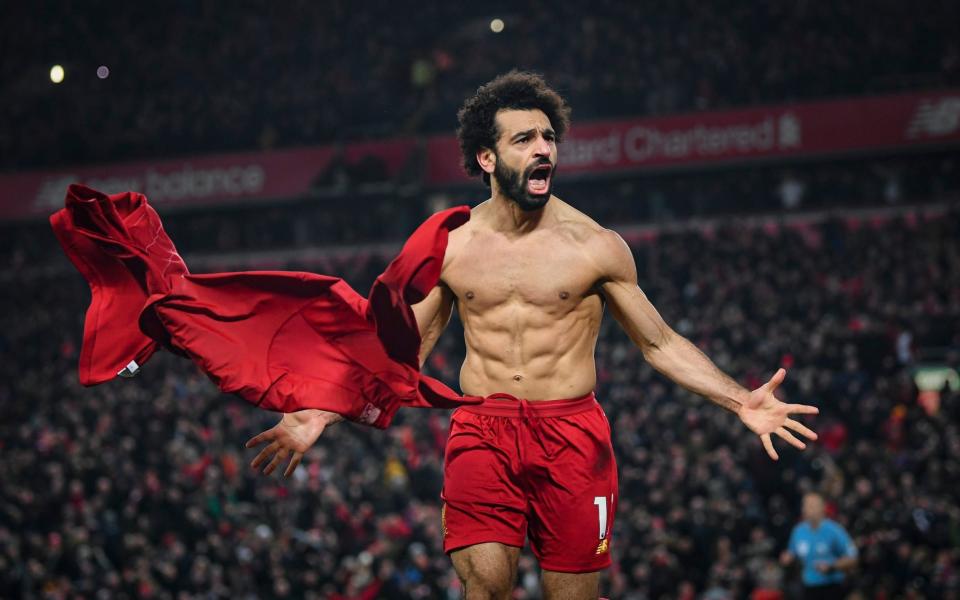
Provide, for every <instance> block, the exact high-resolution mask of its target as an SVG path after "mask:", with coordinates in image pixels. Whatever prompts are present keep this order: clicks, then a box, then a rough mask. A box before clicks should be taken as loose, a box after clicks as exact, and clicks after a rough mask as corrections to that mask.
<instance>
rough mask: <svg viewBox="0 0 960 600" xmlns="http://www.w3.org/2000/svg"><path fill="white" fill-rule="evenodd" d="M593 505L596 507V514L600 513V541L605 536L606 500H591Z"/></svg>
mask: <svg viewBox="0 0 960 600" xmlns="http://www.w3.org/2000/svg"><path fill="white" fill-rule="evenodd" d="M593 503H594V504H596V505H597V512H598V513H600V539H601V540H602V539H603V538H605V537H606V536H607V498H606V497H605V496H597V497H596V498H594V499H593Z"/></svg>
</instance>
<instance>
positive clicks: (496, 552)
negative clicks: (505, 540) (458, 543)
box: [450, 542, 520, 600]
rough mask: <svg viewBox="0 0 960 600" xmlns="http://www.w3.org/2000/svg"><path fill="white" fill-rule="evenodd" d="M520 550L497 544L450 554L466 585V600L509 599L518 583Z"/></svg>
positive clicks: (487, 544)
mask: <svg viewBox="0 0 960 600" xmlns="http://www.w3.org/2000/svg"><path fill="white" fill-rule="evenodd" d="M519 557H520V548H517V547H515V546H507V545H505V544H499V543H495V542H490V543H484V544H475V545H473V546H467V547H466V548H461V549H460V550H456V551H454V552H451V553H450V559H451V560H452V561H453V568H454V569H455V570H456V571H457V577H459V578H460V581H461V582H462V583H463V590H464V597H465V598H466V600H498V599H501V598H502V599H508V598H510V597H511V596H512V594H513V588H514V584H515V582H516V580H517V560H518V558H519Z"/></svg>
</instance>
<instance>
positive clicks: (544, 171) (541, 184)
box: [527, 165, 553, 196]
mask: <svg viewBox="0 0 960 600" xmlns="http://www.w3.org/2000/svg"><path fill="white" fill-rule="evenodd" d="M551 173H553V167H552V166H551V165H539V166H538V167H537V168H535V169H534V170H533V171H531V172H530V176H529V177H527V192H529V193H530V194H533V195H535V196H541V195H543V194H546V193H547V190H549V189H550V175H551Z"/></svg>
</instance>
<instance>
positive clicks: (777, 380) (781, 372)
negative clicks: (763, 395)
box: [764, 368, 787, 392]
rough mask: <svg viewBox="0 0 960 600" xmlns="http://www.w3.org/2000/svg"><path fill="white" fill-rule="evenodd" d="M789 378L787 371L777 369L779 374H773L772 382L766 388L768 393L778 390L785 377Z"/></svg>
mask: <svg viewBox="0 0 960 600" xmlns="http://www.w3.org/2000/svg"><path fill="white" fill-rule="evenodd" d="M786 376H787V371H786V369H783V368H780V369H777V372H776V373H774V374H773V377H771V378H770V381H768V382H767V383H766V385H765V386H764V387H766V388H767V391H769V392H772V391H773V390H775V389H777V386H778V385H780V384H781V383H783V379H784V377H786Z"/></svg>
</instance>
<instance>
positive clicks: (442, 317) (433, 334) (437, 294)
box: [411, 282, 454, 367]
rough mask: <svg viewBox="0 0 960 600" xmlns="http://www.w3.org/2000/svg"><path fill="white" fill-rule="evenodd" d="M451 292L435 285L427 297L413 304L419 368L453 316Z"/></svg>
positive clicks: (441, 284) (446, 288)
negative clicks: (418, 337) (417, 339)
mask: <svg viewBox="0 0 960 600" xmlns="http://www.w3.org/2000/svg"><path fill="white" fill-rule="evenodd" d="M453 298H454V296H453V292H452V291H451V290H450V288H448V287H447V286H446V285H444V284H443V282H440V283H439V284H437V286H436V287H435V288H433V289H432V290H431V291H430V293H429V294H427V297H426V298H424V299H423V300H422V301H421V302H419V303H417V304H414V305H413V306H412V307H411V308H413V316H414V317H415V318H416V319H417V328H418V329H419V330H420V340H421V341H420V366H421V367H422V366H423V363H425V362H426V360H427V356H429V355H430V351H431V350H433V347H434V346H435V345H436V343H437V340H438V339H439V338H440V334H441V333H443V330H444V329H446V327H447V323H449V322H450V316H451V315H452V314H453Z"/></svg>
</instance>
